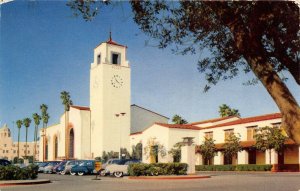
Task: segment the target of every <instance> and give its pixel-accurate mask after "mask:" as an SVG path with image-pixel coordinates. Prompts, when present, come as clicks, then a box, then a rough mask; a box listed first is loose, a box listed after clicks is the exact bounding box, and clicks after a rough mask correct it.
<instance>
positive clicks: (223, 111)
mask: <svg viewBox="0 0 300 191" xmlns="http://www.w3.org/2000/svg"><path fill="white" fill-rule="evenodd" d="M219 114H220V116H221V117H229V116H238V117H240V116H241V115H240V113H239V110H237V109H233V108H230V107H229V106H228V105H226V104H222V105H220V106H219Z"/></svg>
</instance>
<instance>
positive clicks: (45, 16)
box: [0, 1, 300, 140]
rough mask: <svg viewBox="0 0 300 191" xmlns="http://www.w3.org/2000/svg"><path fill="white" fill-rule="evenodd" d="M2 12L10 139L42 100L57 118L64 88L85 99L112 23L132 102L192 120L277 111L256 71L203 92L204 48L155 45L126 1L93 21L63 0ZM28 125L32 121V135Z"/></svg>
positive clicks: (3, 103) (85, 102) (2, 86)
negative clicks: (223, 111) (180, 51)
mask: <svg viewBox="0 0 300 191" xmlns="http://www.w3.org/2000/svg"><path fill="white" fill-rule="evenodd" d="M0 14H1V17H0V126H3V125H4V124H5V123H6V124H8V126H9V128H10V129H11V131H12V133H13V139H14V140H17V128H16V125H15V121H16V120H18V119H24V118H25V117H31V116H32V114H33V113H40V110H39V106H40V105H41V104H47V105H48V107H49V109H48V112H49V114H50V120H49V125H52V124H56V123H58V122H59V118H60V116H61V115H62V114H63V111H64V107H63V105H62V103H61V100H60V92H61V91H64V90H66V91H68V92H70V95H71V99H72V100H73V103H74V105H80V106H89V68H90V64H91V62H92V61H93V49H94V48H95V47H96V46H97V45H98V44H99V43H101V42H104V41H106V40H107V39H108V37H109V31H111V32H112V38H113V40H114V41H116V42H118V43H120V44H123V45H126V46H128V49H127V60H129V62H130V67H131V86H132V87H131V95H132V98H131V103H132V104H137V105H139V106H142V107H144V108H147V109H150V110H152V111H155V112H157V113H160V114H162V115H164V116H167V117H169V118H171V117H172V116H173V115H175V114H178V115H181V116H182V117H183V118H185V119H186V120H187V121H189V122H195V121H200V120H206V119H210V118H216V117H219V113H218V109H219V106H220V105H221V104H227V105H229V106H230V107H232V108H235V109H238V110H239V111H240V114H241V116H242V117H249V116H255V115H262V114H268V113H274V112H279V110H278V108H277V106H276V104H275V103H274V101H273V100H272V98H271V97H270V95H269V94H268V92H267V91H266V90H265V89H264V87H263V86H262V85H261V84H258V85H255V86H245V85H243V83H245V82H246V81H247V80H250V79H252V78H253V77H254V75H253V74H247V75H245V74H241V75H239V76H238V77H236V78H234V79H233V80H227V81H221V82H219V83H218V84H217V85H216V86H214V87H212V89H211V90H210V91H209V92H207V93H204V92H203V88H204V86H205V83H206V81H205V77H204V74H201V73H199V72H198V70H197V61H198V60H199V59H201V58H203V57H204V56H206V54H208V53H206V52H203V53H201V54H196V55H185V56H182V55H174V54H172V52H171V50H170V49H164V50H162V49H158V48H157V47H156V46H155V43H156V42H155V41H153V40H152V39H150V38H149V37H147V36H146V35H145V34H143V33H142V32H141V31H140V30H139V28H138V26H137V25H136V24H135V23H134V22H133V19H132V12H131V9H130V7H129V5H128V4H127V3H126V2H125V3H123V4H122V5H121V6H116V7H110V8H105V9H104V10H103V11H102V12H101V13H100V14H99V15H98V16H97V17H96V19H94V20H93V21H91V22H86V21H84V20H83V19H82V18H81V17H74V16H73V15H72V11H71V10H70V8H69V7H67V6H66V2H65V1H12V2H9V3H5V4H2V5H0ZM148 41H150V42H151V43H150V45H149V44H147V43H146V42H148ZM288 77H289V76H288ZM287 85H288V87H289V88H290V90H291V91H292V93H293V95H294V96H295V98H296V99H297V101H298V103H299V102H300V91H299V90H300V88H299V86H298V85H297V84H296V83H295V82H294V80H293V79H292V78H290V79H289V80H288V82H287ZM33 129H34V123H33V122H32V125H31V126H30V127H29V135H28V137H29V138H28V139H29V140H33ZM21 140H25V128H23V129H22V130H21Z"/></svg>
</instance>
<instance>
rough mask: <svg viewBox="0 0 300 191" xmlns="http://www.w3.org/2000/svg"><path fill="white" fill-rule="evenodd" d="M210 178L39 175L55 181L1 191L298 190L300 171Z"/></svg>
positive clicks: (227, 173) (226, 175) (228, 173)
mask: <svg viewBox="0 0 300 191" xmlns="http://www.w3.org/2000/svg"><path fill="white" fill-rule="evenodd" d="M201 174H202V175H211V176H212V177H211V178H208V179H197V180H130V179H128V178H127V177H124V178H114V177H101V180H92V179H94V178H95V176H71V175H56V174H39V179H50V180H51V181H52V183H50V184H42V185H29V186H9V187H0V190H1V191H9V190H10V191H53V190H54V191H82V190H89V191H93V190H97V191H101V190H103V191H118V190H119V191H120V190H121V191H133V190H140V191H158V190H164V191H179V190H183V191H206V190H207V191H233V190H236V191H298V190H300V173H269V172H267V173H261V172H253V173H251V172H246V173H245V172H243V173H242V172H203V173H201Z"/></svg>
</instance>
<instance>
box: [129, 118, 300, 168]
mask: <svg viewBox="0 0 300 191" xmlns="http://www.w3.org/2000/svg"><path fill="white" fill-rule="evenodd" d="M280 124H281V114H279V113H275V114H268V115H261V116H255V117H248V118H239V117H225V118H217V119H211V120H206V121H200V122H195V123H191V124H186V125H176V124H164V123H156V124H154V125H151V126H150V127H149V128H147V129H145V130H144V131H141V132H136V133H132V134H131V136H130V137H131V138H130V140H131V145H132V146H134V145H136V144H137V143H142V145H143V162H145V163H149V162H153V161H151V157H150V153H149V149H145V148H147V147H149V144H150V145H151V146H155V145H160V147H161V148H163V149H164V150H165V151H164V153H166V154H165V155H164V156H163V155H160V154H158V156H157V161H156V162H172V161H173V156H172V155H171V154H170V153H169V152H168V151H170V150H171V149H172V148H173V147H174V145H175V144H176V143H178V142H182V140H183V138H184V137H193V138H194V139H193V141H194V144H195V145H201V144H202V143H203V142H204V140H205V138H212V139H213V140H215V145H216V148H217V150H218V151H217V153H216V155H215V157H214V158H213V159H212V160H211V163H210V164H215V165H222V164H270V160H269V159H270V158H269V157H270V156H269V153H270V152H269V151H268V150H267V151H265V152H262V151H258V150H256V149H255V148H254V147H253V145H254V144H255V139H254V134H255V129H257V128H259V127H265V126H269V127H273V128H279V127H280ZM231 133H233V134H235V135H237V136H239V137H240V140H241V143H240V144H241V146H242V147H243V150H242V151H241V152H239V153H238V154H237V156H236V157H233V158H232V159H229V160H228V159H226V158H225V157H224V155H223V152H222V151H223V149H224V148H223V144H224V143H225V140H226V138H227V137H228V136H229V134H231ZM197 148H198V151H199V147H197ZM146 151H148V152H146ZM195 155H196V164H197V165H202V164H205V162H204V161H203V159H202V156H201V154H199V152H197V149H196V153H195ZM271 164H274V165H278V166H279V167H280V169H282V170H292V171H299V164H300V147H299V146H298V145H296V144H295V143H294V142H293V141H292V140H290V139H288V140H287V141H286V142H285V146H284V150H283V152H281V153H276V152H275V151H274V150H272V151H271Z"/></svg>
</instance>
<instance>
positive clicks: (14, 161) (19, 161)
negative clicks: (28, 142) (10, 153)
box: [13, 157, 24, 164]
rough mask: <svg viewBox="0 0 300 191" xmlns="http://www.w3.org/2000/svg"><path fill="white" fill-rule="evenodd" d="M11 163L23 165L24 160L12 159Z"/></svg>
mask: <svg viewBox="0 0 300 191" xmlns="http://www.w3.org/2000/svg"><path fill="white" fill-rule="evenodd" d="M13 163H14V164H23V163H24V159H23V158H18V157H14V159H13Z"/></svg>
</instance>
